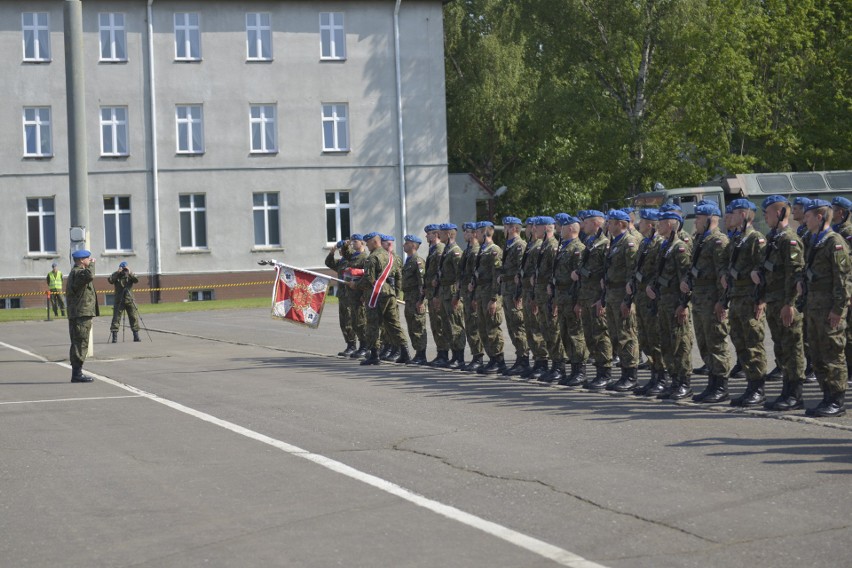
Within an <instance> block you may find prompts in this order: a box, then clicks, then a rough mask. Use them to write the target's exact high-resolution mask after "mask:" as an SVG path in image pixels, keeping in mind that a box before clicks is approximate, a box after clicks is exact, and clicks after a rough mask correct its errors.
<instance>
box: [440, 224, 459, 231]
mask: <svg viewBox="0 0 852 568" xmlns="http://www.w3.org/2000/svg"><path fill="white" fill-rule="evenodd" d="M438 228H439V229H441V230H442V231H457V230H458V228H459V227H458V225H456V224H455V223H441V224H440V225H439V226H438Z"/></svg>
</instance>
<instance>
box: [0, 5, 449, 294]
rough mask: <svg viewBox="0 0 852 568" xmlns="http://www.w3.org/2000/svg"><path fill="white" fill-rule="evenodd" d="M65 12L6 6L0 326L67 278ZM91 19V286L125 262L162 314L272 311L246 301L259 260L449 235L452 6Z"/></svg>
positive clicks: (305, 259)
mask: <svg viewBox="0 0 852 568" xmlns="http://www.w3.org/2000/svg"><path fill="white" fill-rule="evenodd" d="M63 4H65V2H61V1H56V0H53V1H43V0H41V1H40V0H27V1H8V2H2V3H0V22H2V26H0V49H2V50H3V53H5V54H6V57H4V58H3V60H2V61H0V74H1V75H2V76H3V77H4V84H5V88H4V89H3V90H2V92H0V132H3V133H5V135H4V136H3V137H2V138H1V139H0V196H2V204H3V207H2V210H0V227H2V235H3V246H2V247H0V296H2V297H3V300H0V302H4V306H5V307H10V306H11V305H13V304H15V303H17V305H22V306H27V305H38V304H40V303H41V302H42V299H41V298H40V297H33V296H28V295H26V294H27V293H37V292H39V291H41V290H43V289H44V279H45V275H46V274H47V272H48V271H49V270H50V265H51V263H52V262H58V263H59V265H60V267H61V268H63V269H64V270H65V272H67V271H68V269H69V268H70V260H69V257H70V244H69V239H68V235H69V229H70V218H69V196H68V192H69V189H68V183H69V182H68V170H69V166H68V152H67V133H68V131H67V123H68V121H67V116H66V87H65V85H66V82H65V79H66V78H65V53H64V47H63V43H64V42H63V40H64V33H63ZM82 5H83V34H84V59H85V63H84V72H85V85H86V87H85V96H86V108H87V112H86V117H85V123H86V128H87V132H88V135H87V140H88V141H87V144H88V145H87V151H88V174H89V175H88V190H89V200H88V203H89V211H90V225H91V226H90V227H88V228H87V229H88V232H89V244H88V246H89V248H90V249H91V250H92V252H93V253H94V255H95V256H96V257H97V258H98V263H97V274H98V276H104V277H105V276H107V275H108V274H110V273H111V272H112V271H113V270H115V268H116V266H117V265H118V263H119V262H120V261H122V260H124V261H127V262H128V263H129V264H130V265H131V267H132V268H133V269H134V270H135V271H136V272H137V273H138V274H140V275H141V276H143V279H142V281H141V282H140V284H139V285H138V286H139V287H153V286H160V287H163V288H167V289H169V288H178V289H177V290H165V291H163V293H162V296H161V299H163V300H178V299H187V298H191V299H206V298H209V297H213V298H226V297H229V296H238V295H239V296H245V295H247V294H258V293H259V294H266V293H268V291H269V287H268V285H267V284H262V285H261V284H257V285H254V286H253V287H252V286H248V287H245V286H242V284H244V283H248V282H263V281H267V280H270V273H269V272H268V271H258V266H257V261H258V260H260V259H265V258H270V257H274V258H276V259H278V260H281V261H283V262H287V263H289V264H293V265H296V266H303V267H307V268H316V267H321V266H322V263H323V259H324V257H325V254H326V252H327V251H325V250H324V248H325V247H327V246H328V245H329V244H333V243H334V242H335V241H337V240H338V239H339V238H343V237H345V236H347V235H349V234H350V233H352V232H367V231H371V230H379V231H382V232H385V233H390V234H394V235H396V236H397V238H398V239H400V238H401V237H402V235H403V234H404V233H405V232H406V231H408V232H416V233H418V234H419V233H422V228H423V226H424V225H425V224H426V223H428V222H440V221H444V220H446V219H448V218H449V213H450V205H449V197H448V177H447V143H446V113H445V98H444V90H445V89H444V54H443V25H442V2H441V1H439V0H404V1H402V2H395V1H393V0H363V1H362V0H346V1H344V0H338V1H317V0H302V1H295V0H294V1H287V0H277V1H265V0H254V1H246V2H237V1H225V0H223V1H218V0H217V1H210V0H204V1H173V0H154V1H148V0H126V1H122V0H84V2H83V3H82ZM397 46H398V48H397ZM226 284H237V285H239V286H225V285H226ZM97 287H98V289H99V290H101V289H106V288H108V285H107V284H106V279H105V278H104V279H102V280H101V279H100V278H99V280H98V282H97ZM13 296H16V297H13ZM137 296H139V297H140V299H141V300H142V301H145V298H144V297H145V296H146V295H145V294H137ZM17 298H20V299H19V300H18V301H17V302H14V300H16V299H17ZM30 298H35V299H33V300H32V301H31V300H30ZM0 307H3V306H0Z"/></svg>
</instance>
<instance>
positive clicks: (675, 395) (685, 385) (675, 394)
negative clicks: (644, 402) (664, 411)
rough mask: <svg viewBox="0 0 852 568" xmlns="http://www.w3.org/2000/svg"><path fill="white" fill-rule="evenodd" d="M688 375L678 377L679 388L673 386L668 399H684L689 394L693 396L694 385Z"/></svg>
mask: <svg viewBox="0 0 852 568" xmlns="http://www.w3.org/2000/svg"><path fill="white" fill-rule="evenodd" d="M690 383H691V381H690V377H689V376H688V375H681V376H679V377H678V378H677V388H672V390H671V392H670V393H669V396H668V399H667V400H683V399H684V398H686V397H688V396H692V385H691V384H690Z"/></svg>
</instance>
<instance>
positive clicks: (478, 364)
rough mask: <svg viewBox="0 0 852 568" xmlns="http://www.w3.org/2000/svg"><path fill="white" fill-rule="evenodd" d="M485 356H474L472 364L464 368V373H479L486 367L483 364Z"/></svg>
mask: <svg viewBox="0 0 852 568" xmlns="http://www.w3.org/2000/svg"><path fill="white" fill-rule="evenodd" d="M483 357H484V355H483V354H482V353H480V354H479V355H474V356H473V359H471V360H470V363H468V364H467V365H465V366H464V367H462V369H461V370H462V371H467V372H468V373H475V372H477V371H479V370H480V369H481V368H482V367H484V366H485V363H483V362H482V359H483Z"/></svg>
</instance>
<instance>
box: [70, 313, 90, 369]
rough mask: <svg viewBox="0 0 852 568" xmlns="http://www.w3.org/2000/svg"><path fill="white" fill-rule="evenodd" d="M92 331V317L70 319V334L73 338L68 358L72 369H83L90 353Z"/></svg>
mask: <svg viewBox="0 0 852 568" xmlns="http://www.w3.org/2000/svg"><path fill="white" fill-rule="evenodd" d="M91 331H92V317H91V316H88V317H82V318H68V333H69V335H70V336H71V351H70V352H69V353H68V358H69V359H70V360H71V366H72V367H81V366H82V365H83V363H85V362H86V354H87V353H88V352H89V333H90V332H91Z"/></svg>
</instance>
